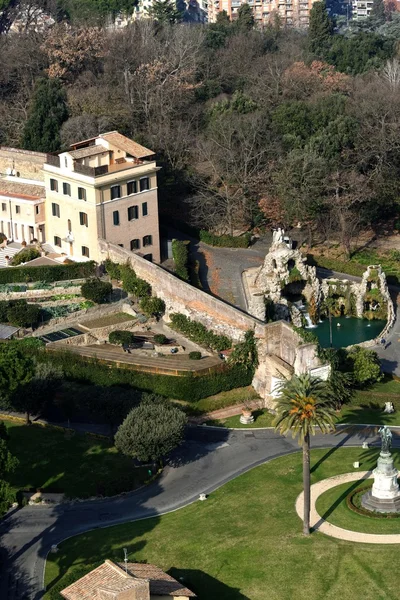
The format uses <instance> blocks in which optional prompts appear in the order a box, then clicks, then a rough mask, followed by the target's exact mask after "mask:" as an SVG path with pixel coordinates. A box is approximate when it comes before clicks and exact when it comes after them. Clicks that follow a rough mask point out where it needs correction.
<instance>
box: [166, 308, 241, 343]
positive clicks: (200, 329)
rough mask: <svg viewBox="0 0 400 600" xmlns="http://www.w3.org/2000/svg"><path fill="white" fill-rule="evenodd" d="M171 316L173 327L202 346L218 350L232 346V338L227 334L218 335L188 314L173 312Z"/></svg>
mask: <svg viewBox="0 0 400 600" xmlns="http://www.w3.org/2000/svg"><path fill="white" fill-rule="evenodd" d="M170 318H171V327H172V329H175V330H176V331H179V332H180V333H182V334H183V335H184V336H186V337H188V338H189V339H190V340H192V341H193V342H196V344H199V345H200V346H206V347H207V348H211V349H212V350H215V351H216V352H221V351H222V350H227V349H228V348H231V346H232V340H231V339H229V338H228V337H227V336H226V335H217V334H216V333H213V332H212V331H209V330H208V329H207V327H205V326H204V325H203V324H202V323H199V321H192V319H190V318H189V317H187V316H186V315H183V314H181V313H172V314H171V315H170Z"/></svg>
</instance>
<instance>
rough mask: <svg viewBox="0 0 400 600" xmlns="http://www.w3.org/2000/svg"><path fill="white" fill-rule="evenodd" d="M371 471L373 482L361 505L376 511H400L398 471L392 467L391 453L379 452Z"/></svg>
mask: <svg viewBox="0 0 400 600" xmlns="http://www.w3.org/2000/svg"><path fill="white" fill-rule="evenodd" d="M372 473H373V476H374V484H373V486H372V489H371V490H369V491H368V492H367V493H366V494H364V496H363V497H362V500H361V504H362V506H363V507H364V508H366V509H367V510H373V511H376V512H383V513H386V512H400V488H399V483H398V481H397V477H398V474H399V472H398V470H397V469H395V468H394V465H393V458H392V455H391V454H390V453H387V452H386V453H384V452H381V453H380V455H379V458H378V464H377V467H376V469H374V470H373V472H372Z"/></svg>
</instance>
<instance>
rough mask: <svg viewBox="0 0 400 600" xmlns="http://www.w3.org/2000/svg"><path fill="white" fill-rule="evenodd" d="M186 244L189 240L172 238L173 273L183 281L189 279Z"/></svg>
mask: <svg viewBox="0 0 400 600" xmlns="http://www.w3.org/2000/svg"><path fill="white" fill-rule="evenodd" d="M188 244H189V242H187V241H185V242H183V241H182V240H172V256H173V259H174V261H175V274H176V275H177V276H178V277H179V278H180V279H183V280H184V281H189V271H188V260H189V251H188Z"/></svg>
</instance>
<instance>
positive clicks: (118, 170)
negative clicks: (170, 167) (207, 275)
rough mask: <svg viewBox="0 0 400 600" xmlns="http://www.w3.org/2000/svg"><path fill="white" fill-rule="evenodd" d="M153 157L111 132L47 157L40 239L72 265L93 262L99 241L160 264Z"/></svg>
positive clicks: (146, 150) (118, 134)
mask: <svg viewBox="0 0 400 600" xmlns="http://www.w3.org/2000/svg"><path fill="white" fill-rule="evenodd" d="M157 171H158V167H157V165H156V162H155V160H154V153H153V152H152V151H151V150H148V149H147V148H144V147H143V146H141V145H140V144H137V143H136V142H134V141H132V140H130V139H128V138H126V137H125V136H123V135H121V134H120V133H118V132H116V131H113V132H109V133H105V134H101V135H99V136H97V137H96V138H92V139H89V140H84V141H82V142H77V143H75V144H73V145H72V146H71V149H70V150H69V151H67V152H61V153H59V154H58V155H47V158H46V162H45V164H44V167H43V173H44V180H45V189H46V208H45V210H46V238H47V242H48V243H49V244H51V245H52V246H53V247H54V248H55V250H57V251H59V252H61V253H65V254H67V255H68V256H69V257H70V258H71V259H73V260H78V261H80V260H87V259H90V260H98V258H99V256H98V248H97V240H98V238H102V239H105V240H108V241H110V242H112V243H114V244H118V245H119V246H121V247H123V248H126V249H128V250H132V251H133V252H137V253H139V254H140V255H141V256H143V257H145V258H147V259H149V260H154V261H155V262H159V261H160V240H159V225H158V199H157Z"/></svg>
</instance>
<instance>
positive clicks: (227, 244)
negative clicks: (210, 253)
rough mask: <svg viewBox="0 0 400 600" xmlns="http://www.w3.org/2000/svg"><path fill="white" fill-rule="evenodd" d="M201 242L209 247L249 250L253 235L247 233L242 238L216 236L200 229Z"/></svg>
mask: <svg viewBox="0 0 400 600" xmlns="http://www.w3.org/2000/svg"><path fill="white" fill-rule="evenodd" d="M200 240H201V241H202V242H204V243H205V244H208V245H209V246H219V247H221V248H248V246H249V245H250V240H251V234H250V233H245V234H244V235H240V236H233V235H215V234H214V233H210V232H209V231H205V230H204V229H200Z"/></svg>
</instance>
